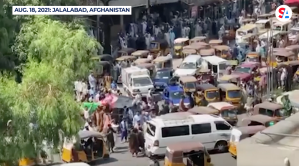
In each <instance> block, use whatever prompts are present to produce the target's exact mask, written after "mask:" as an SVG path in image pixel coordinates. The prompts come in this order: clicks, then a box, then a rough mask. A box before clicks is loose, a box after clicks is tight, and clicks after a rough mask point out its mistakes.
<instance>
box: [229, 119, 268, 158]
mask: <svg viewBox="0 0 299 166" xmlns="http://www.w3.org/2000/svg"><path fill="white" fill-rule="evenodd" d="M265 128H266V127H265V126H263V125H258V126H242V127H234V128H233V129H232V130H231V135H230V140H229V148H228V151H229V153H230V154H231V155H232V157H233V158H237V145H238V143H239V142H240V141H241V140H243V139H245V138H248V137H251V136H253V135H254V134H256V133H257V132H259V131H263V130H264V129H265Z"/></svg>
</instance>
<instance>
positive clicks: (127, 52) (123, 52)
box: [117, 48, 136, 57]
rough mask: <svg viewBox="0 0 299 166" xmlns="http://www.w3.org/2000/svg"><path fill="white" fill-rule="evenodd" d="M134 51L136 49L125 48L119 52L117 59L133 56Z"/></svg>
mask: <svg viewBox="0 0 299 166" xmlns="http://www.w3.org/2000/svg"><path fill="white" fill-rule="evenodd" d="M134 51H136V50H135V49H134V48H123V49H121V50H120V51H118V52H117V57H122V56H128V55H131V54H132V53H133V52H134Z"/></svg>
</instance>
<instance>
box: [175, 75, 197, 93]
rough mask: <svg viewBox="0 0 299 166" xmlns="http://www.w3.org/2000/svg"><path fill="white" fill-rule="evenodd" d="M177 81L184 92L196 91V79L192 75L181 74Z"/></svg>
mask: <svg viewBox="0 0 299 166" xmlns="http://www.w3.org/2000/svg"><path fill="white" fill-rule="evenodd" d="M179 83H180V85H181V86H182V87H183V89H184V91H185V92H194V91H196V83H197V79H196V78H195V77H194V76H181V77H180V78H179Z"/></svg>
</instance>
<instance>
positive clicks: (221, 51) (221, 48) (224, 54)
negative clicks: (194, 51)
mask: <svg viewBox="0 0 299 166" xmlns="http://www.w3.org/2000/svg"><path fill="white" fill-rule="evenodd" d="M213 48H214V49H215V52H216V55H217V56H219V57H221V58H224V59H227V60H228V59H231V55H230V53H229V50H230V47H229V46H227V45H215V46H213Z"/></svg>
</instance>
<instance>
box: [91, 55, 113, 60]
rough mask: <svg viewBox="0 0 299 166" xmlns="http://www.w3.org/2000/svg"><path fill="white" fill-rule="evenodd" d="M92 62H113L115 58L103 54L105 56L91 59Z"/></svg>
mask: <svg viewBox="0 0 299 166" xmlns="http://www.w3.org/2000/svg"><path fill="white" fill-rule="evenodd" d="M91 60H94V61H108V62H113V60H114V58H113V57H112V56H111V55H110V54H103V55H96V56H94V57H91Z"/></svg>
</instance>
